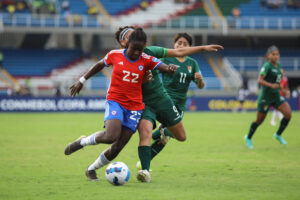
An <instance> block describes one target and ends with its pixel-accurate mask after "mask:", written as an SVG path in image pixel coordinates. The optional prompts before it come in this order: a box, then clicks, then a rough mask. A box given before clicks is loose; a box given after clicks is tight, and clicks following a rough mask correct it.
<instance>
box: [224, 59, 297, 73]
mask: <svg viewBox="0 0 300 200" xmlns="http://www.w3.org/2000/svg"><path fill="white" fill-rule="evenodd" d="M227 59H228V60H229V61H230V62H231V64H232V65H233V66H234V67H235V68H236V69H237V70H239V71H259V70H260V68H261V66H262V65H263V63H264V62H265V58H263V57H232V56H228V57H227ZM279 63H280V64H281V65H282V66H283V68H284V69H285V70H286V71H298V70H300V58H299V57H282V58H280V60H279Z"/></svg>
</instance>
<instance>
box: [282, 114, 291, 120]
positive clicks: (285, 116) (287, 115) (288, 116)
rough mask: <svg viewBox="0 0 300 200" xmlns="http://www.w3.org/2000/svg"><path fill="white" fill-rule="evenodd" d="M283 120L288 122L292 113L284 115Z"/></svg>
mask: <svg viewBox="0 0 300 200" xmlns="http://www.w3.org/2000/svg"><path fill="white" fill-rule="evenodd" d="M284 118H286V119H287V120H290V119H291V118H292V112H288V113H286V114H285V115H284Z"/></svg>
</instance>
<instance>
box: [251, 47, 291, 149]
mask: <svg viewBox="0 0 300 200" xmlns="http://www.w3.org/2000/svg"><path fill="white" fill-rule="evenodd" d="M267 57H268V60H269V61H268V62H266V63H265V64H264V65H263V66H262V68H261V70H260V73H259V77H258V83H259V84H260V85H262V91H261V93H260V95H259V97H258V100H257V101H258V102H257V103H258V108H257V115H256V120H255V121H254V122H252V124H251V126H250V130H249V133H248V135H245V141H246V145H247V147H248V148H249V149H253V145H252V136H253V134H254V133H255V130H256V128H257V127H258V126H259V125H260V124H261V123H262V122H263V121H264V119H265V117H266V115H267V112H268V110H269V108H270V106H274V107H275V108H276V109H277V110H279V111H280V112H281V113H282V114H283V116H284V118H283V119H282V120H281V122H280V126H279V128H278V130H277V132H276V133H275V134H274V137H275V138H276V139H277V140H278V141H279V142H280V143H281V144H287V142H286V141H285V140H284V139H283V138H282V136H281V135H282V132H283V131H284V129H285V128H286V127H287V125H288V123H289V121H290V119H291V115H292V113H291V108H290V106H289V104H288V103H287V102H286V101H285V99H284V97H282V96H281V95H280V85H279V83H280V80H281V78H282V73H281V70H280V69H281V68H282V67H281V65H280V64H279V63H278V59H279V50H278V48H277V47H276V46H271V47H269V48H268V51H267Z"/></svg>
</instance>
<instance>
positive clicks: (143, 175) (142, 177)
mask: <svg viewBox="0 0 300 200" xmlns="http://www.w3.org/2000/svg"><path fill="white" fill-rule="evenodd" d="M136 179H137V180H138V181H140V182H144V183H150V182H151V176H150V173H149V172H148V170H146V169H144V170H139V171H138V172H137V173H136Z"/></svg>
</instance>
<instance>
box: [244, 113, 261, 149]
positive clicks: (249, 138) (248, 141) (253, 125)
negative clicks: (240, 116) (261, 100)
mask: <svg viewBox="0 0 300 200" xmlns="http://www.w3.org/2000/svg"><path fill="white" fill-rule="evenodd" d="M266 115H267V113H265V112H259V111H258V112H257V114H256V120H255V121H254V122H252V123H251V125H250V129H249V132H248V134H247V135H245V137H244V138H245V141H246V146H247V147H248V148H249V149H253V145H252V137H253V135H254V133H255V131H256V129H257V127H258V126H259V125H260V124H262V123H263V121H264V120H265V118H266Z"/></svg>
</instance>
